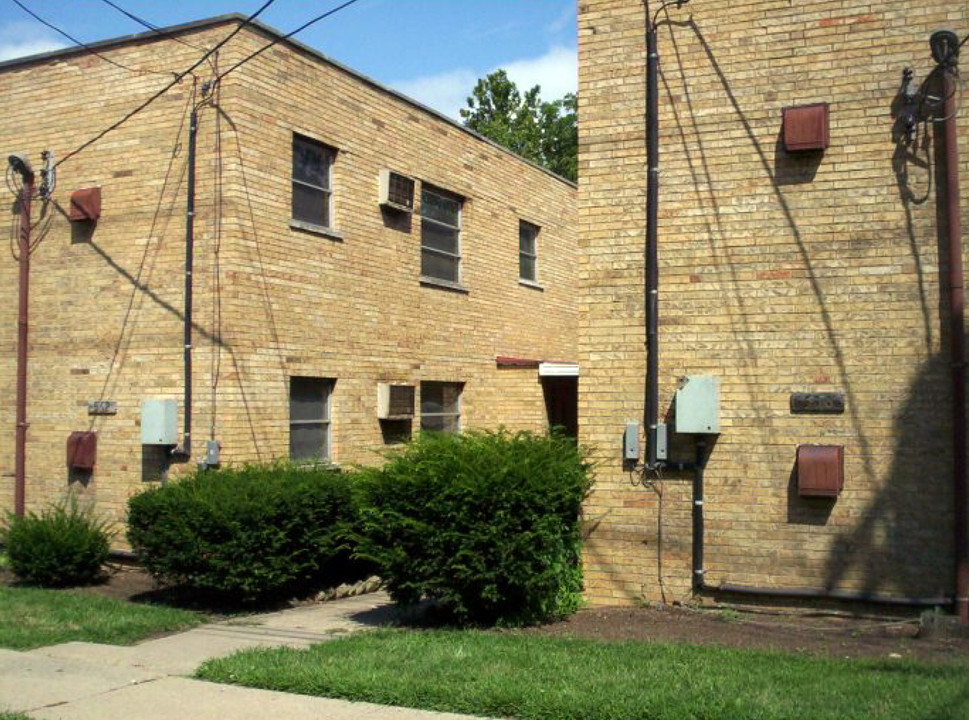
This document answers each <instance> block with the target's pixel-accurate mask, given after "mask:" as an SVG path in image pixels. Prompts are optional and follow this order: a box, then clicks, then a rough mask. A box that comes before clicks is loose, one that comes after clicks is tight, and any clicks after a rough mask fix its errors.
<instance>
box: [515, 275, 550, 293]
mask: <svg viewBox="0 0 969 720" xmlns="http://www.w3.org/2000/svg"><path fill="white" fill-rule="evenodd" d="M518 284H519V285H522V286H524V287H527V288H532V289H533V290H541V291H544V290H545V286H544V285H542V283H540V282H535V281H534V280H526V279H525V278H518Z"/></svg>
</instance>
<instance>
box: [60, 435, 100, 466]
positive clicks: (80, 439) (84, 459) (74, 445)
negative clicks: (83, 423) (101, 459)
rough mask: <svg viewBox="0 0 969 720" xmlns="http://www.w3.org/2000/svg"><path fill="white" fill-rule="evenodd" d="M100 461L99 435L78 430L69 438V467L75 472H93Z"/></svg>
mask: <svg viewBox="0 0 969 720" xmlns="http://www.w3.org/2000/svg"><path fill="white" fill-rule="evenodd" d="M97 460H98V434H97V433H96V432H88V431H84V430H78V431H76V432H72V433H71V434H70V435H69V436H68V438H67V467H69V468H72V469H74V470H93V469H94V464H95V463H96V462H97Z"/></svg>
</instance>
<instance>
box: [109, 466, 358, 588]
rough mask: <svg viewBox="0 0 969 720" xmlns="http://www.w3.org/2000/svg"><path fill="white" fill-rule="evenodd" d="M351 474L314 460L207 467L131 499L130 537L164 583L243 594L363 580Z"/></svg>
mask: <svg viewBox="0 0 969 720" xmlns="http://www.w3.org/2000/svg"><path fill="white" fill-rule="evenodd" d="M355 518H356V509H355V506H354V504H353V494H352V492H351V488H350V479H349V477H348V476H345V475H343V474H341V473H340V472H339V471H337V470H334V469H330V468H322V467H312V466H298V465H285V464H277V465H268V466H247V467H244V468H241V469H222V470H206V471H200V472H199V473H197V474H195V475H194V476H191V477H189V478H186V479H185V480H182V481H180V482H175V483H171V484H169V485H167V486H165V487H159V488H155V489H152V490H148V491H147V492H144V493H141V494H140V495H136V496H135V497H133V498H131V500H130V501H129V502H128V540H129V542H130V543H131V546H132V548H133V549H134V550H135V552H136V553H137V554H138V557H139V558H140V560H141V562H142V563H143V564H144V566H145V568H146V569H147V570H148V571H149V572H150V573H151V574H152V575H153V576H155V577H156V578H157V579H159V580H161V581H162V582H166V583H171V584H176V585H184V586H187V587H190V588H194V589H197V590H202V591H206V592H210V593H216V594H224V595H227V596H231V597H233V598H234V599H236V600H239V601H242V602H252V601H261V600H268V599H274V598H282V597H293V596H296V595H304V594H309V593H311V592H313V591H315V590H319V589H321V588H324V587H331V586H335V585H339V584H340V583H342V582H351V581H355V580H359V579H362V577H364V576H365V575H366V573H367V572H368V571H369V569H370V568H369V566H367V565H366V564H365V563H363V562H361V561H357V560H353V559H352V558H351V557H350V547H349V545H348V541H347V535H348V534H349V531H350V530H351V529H352V526H353V523H354V522H355Z"/></svg>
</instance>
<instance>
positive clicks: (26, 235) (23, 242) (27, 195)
mask: <svg viewBox="0 0 969 720" xmlns="http://www.w3.org/2000/svg"><path fill="white" fill-rule="evenodd" d="M33 194H34V178H33V175H32V174H31V175H27V176H25V177H24V184H23V187H21V188H20V198H19V201H20V233H19V241H18V247H17V249H18V252H19V254H20V288H19V293H18V303H17V435H16V445H15V450H14V500H13V508H14V510H13V511H14V514H15V515H19V516H23V514H24V512H25V509H26V497H27V491H26V488H27V479H26V478H27V327H28V324H27V315H28V313H27V310H28V299H29V297H30V201H31V199H32V198H33Z"/></svg>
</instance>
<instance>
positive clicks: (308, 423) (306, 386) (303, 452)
mask: <svg viewBox="0 0 969 720" xmlns="http://www.w3.org/2000/svg"><path fill="white" fill-rule="evenodd" d="M333 385H334V381H333V380H328V379H325V378H313V377H291V378H290V379H289V457H290V459H292V460H300V461H321V460H329V459H330V396H331V395H332V394H333Z"/></svg>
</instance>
